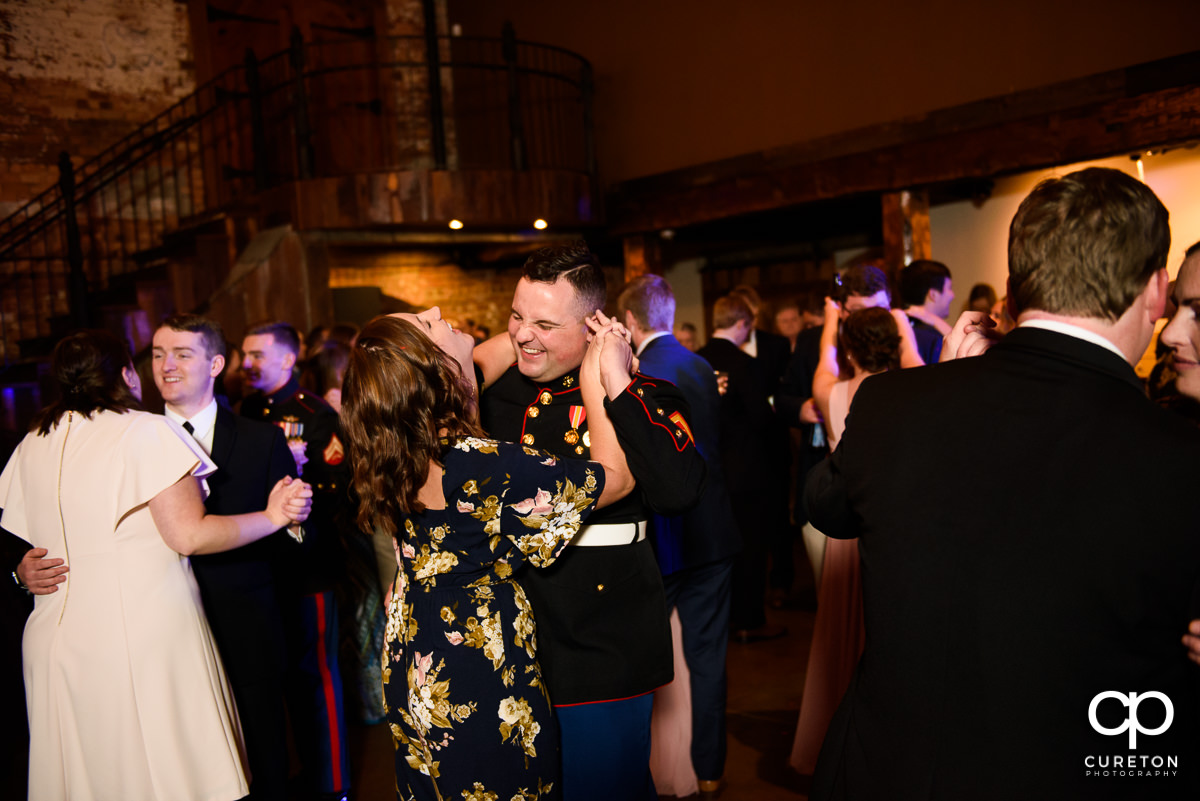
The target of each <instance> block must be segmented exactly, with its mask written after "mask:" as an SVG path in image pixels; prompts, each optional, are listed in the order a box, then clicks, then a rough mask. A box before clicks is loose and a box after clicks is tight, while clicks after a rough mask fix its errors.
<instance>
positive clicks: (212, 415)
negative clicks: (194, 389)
mask: <svg viewBox="0 0 1200 801" xmlns="http://www.w3.org/2000/svg"><path fill="white" fill-rule="evenodd" d="M163 414H164V415H166V417H167V419H168V420H174V421H175V422H176V423H179V425H183V424H184V423H190V424H191V426H192V439H194V440H196V442H197V443H199V445H200V447H201V448H203V449H204V452H205V453H207V454H208V455H210V456H211V455H212V446H213V433H214V432H215V431H216V428H217V399H216V398H213V399H212V400H211V401H209V404H208V405H207V406H205V407H204V408H203V409H201V410H200V411H198V412H196V414H194V415H192V417H190V418H188V417H184V416H183V415H181V414H179V413H178V412H174V411H171V407H170V406H168V407H167V408H165V409H163Z"/></svg>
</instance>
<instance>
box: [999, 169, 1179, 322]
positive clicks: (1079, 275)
mask: <svg viewBox="0 0 1200 801" xmlns="http://www.w3.org/2000/svg"><path fill="white" fill-rule="evenodd" d="M1170 248H1171V230H1170V226H1169V223H1168V214H1167V209H1166V207H1164V206H1163V204H1162V201H1160V200H1159V199H1158V197H1157V196H1156V195H1155V194H1154V192H1153V191H1152V190H1151V189H1150V187H1148V186H1146V185H1145V184H1143V183H1142V182H1141V181H1139V180H1137V179H1136V178H1133V177H1132V176H1129V175H1126V174H1125V173H1123V172H1121V171H1119V170H1111V169H1107V168H1103V167H1090V168H1088V169H1086V170H1079V171H1078V172H1073V173H1071V174H1070V175H1065V176H1063V177H1061V178H1047V179H1046V180H1044V181H1042V182H1041V183H1040V184H1038V185H1037V186H1036V187H1034V189H1033V191H1032V192H1030V193H1029V196H1028V197H1027V198H1025V200H1023V201H1021V206H1020V208H1018V209H1017V213H1016V216H1014V217H1013V220H1012V224H1011V225H1010V226H1009V229H1008V285H1009V294H1010V295H1011V296H1012V299H1013V304H1014V306H1015V308H1016V310H1017V311H1018V313H1019V312H1022V311H1027V310H1030V309H1038V310H1040V311H1045V312H1050V313H1051V314H1062V315H1070V316H1073V317H1094V318H1100V319H1106V320H1117V319H1119V318H1120V317H1121V315H1123V314H1124V313H1125V312H1126V310H1128V309H1129V307H1130V306H1131V305H1133V301H1134V300H1135V299H1136V298H1137V296H1138V295H1140V294H1141V293H1142V291H1143V290H1145V288H1146V284H1147V283H1148V282H1149V281H1150V278H1151V276H1153V275H1154V273H1155V272H1157V271H1158V270H1161V269H1162V268H1163V267H1164V266H1165V265H1166V263H1167V251H1168V250H1170Z"/></svg>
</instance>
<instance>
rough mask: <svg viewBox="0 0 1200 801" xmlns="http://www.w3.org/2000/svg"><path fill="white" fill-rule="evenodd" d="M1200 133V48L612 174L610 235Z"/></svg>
mask: <svg viewBox="0 0 1200 801" xmlns="http://www.w3.org/2000/svg"><path fill="white" fill-rule="evenodd" d="M1198 140H1200V51H1196V52H1194V53H1188V54H1185V55H1182V56H1176V57H1173V58H1169V59H1163V60H1161V61H1155V62H1150V63H1148V64H1141V65H1137V66H1134V67H1127V68H1124V69H1120V70H1114V71H1112V72H1107V73H1101V74H1099V75H1094V76H1091V77H1088V78H1082V79H1078V80H1074V81H1068V82H1064V83H1061V84H1055V85H1052V86H1049V87H1044V88H1040V89H1035V90H1030V91H1026V92H1018V93H1014V94H1012V95H1006V96H1004V97H1000V98H994V99H989V100H982V101H978V102H975V103H969V104H966V105H964V106H958V107H955V108H951V109H945V110H942V111H936V112H932V113H930V114H926V115H922V116H920V117H914V118H910V119H907V120H902V121H899V122H892V123H886V124H883V125H878V126H872V127H870V128H863V129H860V130H857V131H851V132H847V133H846V134H839V135H837V136H833V137H828V138H825V139H822V140H817V141H813V142H806V143H801V144H797V145H792V146H788V147H784V148H775V149H772V150H763V151H759V152H757V153H752V154H748V155H745V156H738V157H736V158H732V159H726V160H723V161H719V162H712V163H709V164H703V165H698V166H695V167H687V168H684V169H680V170H674V171H671V172H667V173H661V174H659V175H652V176H647V177H644V178H636V179H633V180H630V181H625V182H623V183H620V184H617V185H615V186H614V187H613V188H612V189H611V191H610V192H609V195H608V203H607V211H608V214H607V217H608V221H609V230H610V232H612V233H613V234H615V235H627V234H634V233H644V232H649V231H657V230H661V229H664V228H682V227H686V226H688V225H692V224H696V223H702V222H710V221H713V220H718V219H723V218H727V217H733V216H737V215H741V214H750V213H754V212H761V211H766V210H770V209H777V208H783V207H787V206H795V205H801V204H804V203H809V202H812V201H817V200H825V199H829V198H835V197H841V196H845V195H852V194H857V193H863V192H889V191H898V190H902V189H912V188H920V187H928V186H931V185H935V184H941V183H945V182H950V181H956V180H961V179H970V178H992V177H995V176H999V175H1005V174H1011V173H1015V172H1023V171H1027V170H1034V169H1042V168H1046V167H1052V166H1056V165H1062V164H1072V163H1075V162H1078V161H1086V160H1090V159H1098V158H1107V157H1110V156H1114V155H1120V154H1122V153H1135V152H1139V151H1145V150H1149V149H1160V148H1164V147H1172V146H1179V145H1182V144H1190V143H1193V142H1195V141H1198Z"/></svg>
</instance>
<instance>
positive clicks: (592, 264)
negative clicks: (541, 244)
mask: <svg viewBox="0 0 1200 801" xmlns="http://www.w3.org/2000/svg"><path fill="white" fill-rule="evenodd" d="M522 275H523V276H524V277H525V278H528V279H529V280H530V281H535V282H537V283H541V284H553V283H554V282H556V281H557V280H558V279H559V278H562V279H563V280H564V281H567V282H568V283H570V284H571V287H572V288H573V289H574V290H575V298H576V300H578V301H579V303H580V314H581V316H583V317H587V316H588V315H590V314H591V313H592V312H594V311H595V310H596V309H603V308H604V304H605V303H606V302H607V301H608V288H607V284H605V281H604V270H603V269H602V268H601V267H600V261H599V260H598V259H597V258H596V256H595V254H593V253H592V251H590V250H588V246H587V242H584V241H583V240H582V239H580V240H578V241H576V242H573V243H572V244H570V245H560V246H558V247H548V248H540V249H539V250H535V251H534V252H533V253H532V254H531V255H530V256H529V258H528V259H527V260H526V262H525V269H524V270H523V271H522Z"/></svg>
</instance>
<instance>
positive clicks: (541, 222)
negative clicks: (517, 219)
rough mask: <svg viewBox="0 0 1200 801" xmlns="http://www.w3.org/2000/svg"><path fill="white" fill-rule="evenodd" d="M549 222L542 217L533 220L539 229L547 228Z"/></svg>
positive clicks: (535, 226) (534, 225)
mask: <svg viewBox="0 0 1200 801" xmlns="http://www.w3.org/2000/svg"><path fill="white" fill-rule="evenodd" d="M547 224H548V223H547V222H546V221H545V220H542V219H537V220H534V221H533V227H534V228H536V229H538V230H539V231H543V230H545V228H546V225H547Z"/></svg>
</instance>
